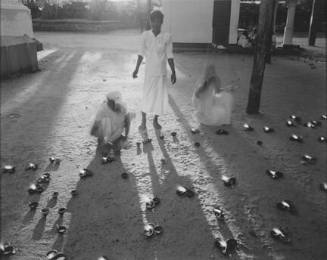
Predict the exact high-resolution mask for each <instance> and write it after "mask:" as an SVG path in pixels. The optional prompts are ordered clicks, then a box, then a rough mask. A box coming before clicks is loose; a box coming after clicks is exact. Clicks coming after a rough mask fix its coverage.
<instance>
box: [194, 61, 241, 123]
mask: <svg viewBox="0 0 327 260" xmlns="http://www.w3.org/2000/svg"><path fill="white" fill-rule="evenodd" d="M235 87H236V82H232V83H231V84H230V85H228V86H226V87H224V88H221V81H220V78H219V77H218V76H217V74H216V70H215V67H214V65H208V66H207V68H206V71H205V75H204V78H203V80H202V82H201V83H200V86H199V87H198V88H196V89H195V91H194V93H193V97H192V102H193V106H194V108H195V110H196V111H195V114H194V116H195V118H196V119H197V120H198V122H199V123H201V124H203V125H214V126H219V125H229V124H230V123H231V115H232V108H233V101H234V100H233V95H232V93H231V92H232V91H233V89H234V88H235Z"/></svg>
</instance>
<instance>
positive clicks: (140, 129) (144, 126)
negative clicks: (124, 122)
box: [139, 122, 146, 131]
mask: <svg viewBox="0 0 327 260" xmlns="http://www.w3.org/2000/svg"><path fill="white" fill-rule="evenodd" d="M145 130H146V124H145V123H144V122H142V123H141V124H140V126H139V131H145Z"/></svg>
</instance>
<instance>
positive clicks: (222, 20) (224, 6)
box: [212, 0, 232, 45]
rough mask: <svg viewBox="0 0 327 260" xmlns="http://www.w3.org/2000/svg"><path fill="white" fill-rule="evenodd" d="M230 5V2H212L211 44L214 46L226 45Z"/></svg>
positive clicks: (228, 0) (224, 0)
mask: <svg viewBox="0 0 327 260" xmlns="http://www.w3.org/2000/svg"><path fill="white" fill-rule="evenodd" d="M231 4H232V1H231V0H219V1H214V8H213V20H212V27H213V28H212V29H213V30H212V33H213V35H212V42H213V43H215V44H221V45H227V44H228V38H229V22H230V13H231Z"/></svg>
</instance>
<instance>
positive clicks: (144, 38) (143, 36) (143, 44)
mask: <svg viewBox="0 0 327 260" xmlns="http://www.w3.org/2000/svg"><path fill="white" fill-rule="evenodd" d="M145 42H146V32H143V33H142V37H141V48H140V50H139V55H141V56H142V57H145V53H146V44H145Z"/></svg>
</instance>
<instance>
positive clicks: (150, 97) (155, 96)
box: [140, 30, 173, 115]
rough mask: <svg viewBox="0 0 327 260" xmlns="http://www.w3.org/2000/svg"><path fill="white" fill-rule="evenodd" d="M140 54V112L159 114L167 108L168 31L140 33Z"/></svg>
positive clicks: (170, 50)
mask: <svg viewBox="0 0 327 260" xmlns="http://www.w3.org/2000/svg"><path fill="white" fill-rule="evenodd" d="M140 55H141V56H143V57H145V77H144V85H143V98H142V112H145V113H154V114H155V115H161V114H163V113H166V112H167V110H168V78H167V60H168V59H172V58H173V48H172V39H171V36H170V34H169V33H163V32H161V33H160V34H158V35H157V36H155V35H154V34H153V32H152V31H151V30H150V31H145V32H144V33H143V34H142V43H141V51H140Z"/></svg>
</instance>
